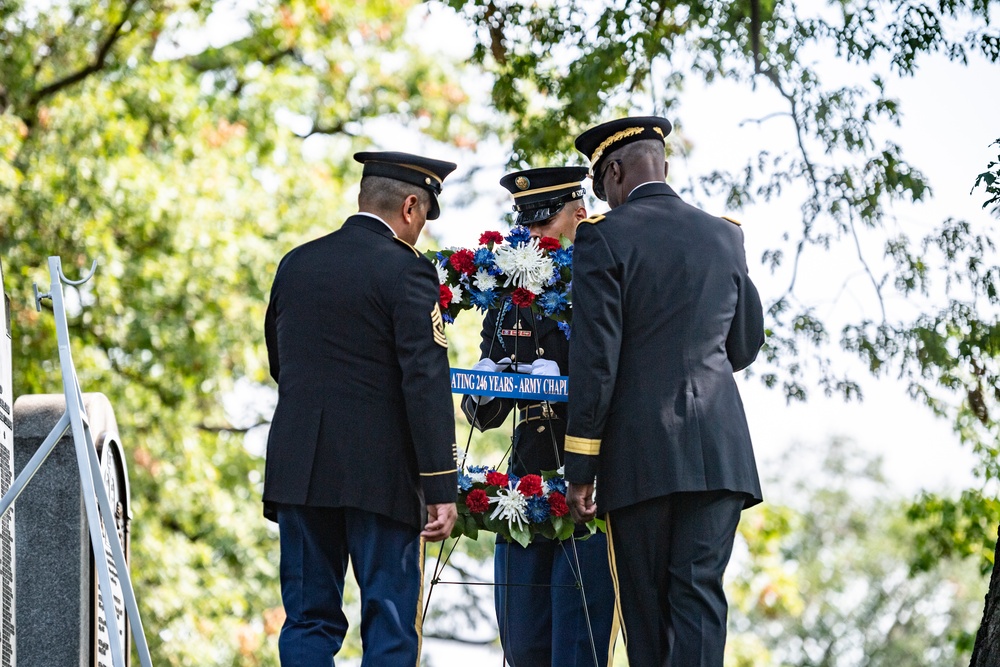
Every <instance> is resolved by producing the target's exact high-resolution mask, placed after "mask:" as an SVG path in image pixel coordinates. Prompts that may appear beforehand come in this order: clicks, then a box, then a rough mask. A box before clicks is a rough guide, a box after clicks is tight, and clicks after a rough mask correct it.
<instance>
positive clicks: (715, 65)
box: [448, 0, 1000, 570]
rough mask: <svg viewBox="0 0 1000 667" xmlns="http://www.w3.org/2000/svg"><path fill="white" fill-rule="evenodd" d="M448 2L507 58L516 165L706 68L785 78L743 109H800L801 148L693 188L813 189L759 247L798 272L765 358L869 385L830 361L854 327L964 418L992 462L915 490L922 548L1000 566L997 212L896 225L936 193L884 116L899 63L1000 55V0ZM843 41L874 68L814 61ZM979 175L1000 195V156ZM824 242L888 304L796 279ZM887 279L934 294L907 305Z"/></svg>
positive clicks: (737, 191) (746, 197)
mask: <svg viewBox="0 0 1000 667" xmlns="http://www.w3.org/2000/svg"><path fill="white" fill-rule="evenodd" d="M448 4H449V5H450V6H451V7H453V8H455V9H456V10H457V11H459V12H461V13H462V15H464V16H465V17H466V18H467V20H468V21H469V22H470V23H471V24H472V25H473V26H474V27H475V28H476V29H477V42H478V43H477V47H476V50H475V53H474V59H475V60H476V62H479V63H482V65H483V66H484V68H486V69H487V70H488V71H490V72H492V74H493V76H494V82H495V83H494V87H493V103H494V105H495V107H496V108H497V110H498V111H499V112H500V113H501V119H502V125H503V127H502V130H501V132H502V135H503V136H505V137H507V138H508V140H509V141H510V142H511V144H512V145H513V150H512V152H511V155H510V161H511V163H512V164H516V165H522V164H525V163H529V162H530V163H531V164H532V165H534V166H537V165H538V164H540V163H543V162H545V161H546V160H549V159H551V160H557V159H558V160H563V159H567V157H568V156H570V155H572V147H571V145H570V140H571V138H572V137H573V136H575V135H576V134H577V133H578V132H579V131H580V130H582V129H584V128H585V127H586V126H588V125H589V124H591V123H593V122H595V121H597V120H601V119H606V118H609V117H613V116H616V115H621V114H624V113H657V114H664V115H667V116H670V115H671V111H672V109H674V108H675V107H676V106H677V103H678V99H679V96H680V95H681V94H682V90H683V83H684V82H685V81H686V80H688V79H691V78H695V77H697V78H700V79H702V80H704V81H706V82H713V81H716V80H720V79H726V80H728V81H736V82H739V83H742V84H743V85H745V86H748V87H751V88H755V89H756V88H758V87H759V88H760V89H764V88H770V89H772V90H773V91H775V92H776V93H777V95H778V97H779V98H780V99H781V100H783V104H784V108H779V109H776V111H775V113H773V114H770V115H768V116H766V117H762V118H749V119H747V121H746V122H747V123H748V124H750V125H751V126H764V125H766V124H774V123H784V127H787V128H788V131H787V135H788V141H786V142H785V144H787V146H788V148H783V147H782V146H779V147H778V148H773V147H772V146H767V147H765V148H763V149H761V150H760V152H759V153H758V154H757V155H755V156H753V157H751V158H750V159H749V160H747V163H746V166H745V168H744V169H742V170H739V171H736V172H728V171H723V170H717V171H714V172H712V173H708V174H705V175H703V176H702V177H701V178H700V179H698V180H697V182H696V183H694V184H693V186H692V187H691V188H688V189H687V190H688V194H690V195H692V196H698V195H699V194H701V193H707V194H710V195H721V196H724V198H725V201H726V202H727V205H728V206H729V207H731V208H734V209H739V208H741V207H743V206H747V205H751V204H754V203H759V202H769V201H774V200H776V199H777V198H779V197H788V196H789V195H792V196H797V195H798V193H799V192H800V189H799V188H800V187H804V195H803V196H802V203H801V219H800V220H799V222H798V224H797V225H795V226H794V228H793V229H789V230H788V232H787V234H786V237H785V243H784V245H782V246H780V247H775V248H771V249H769V250H767V251H766V252H764V253H763V256H762V258H761V262H762V264H763V265H764V267H765V268H766V269H767V270H769V271H771V272H773V273H776V274H777V275H783V276H785V278H786V285H787V288H786V289H785V290H784V292H783V293H782V294H780V295H779V296H778V297H777V298H776V299H774V300H772V301H771V302H770V303H769V304H766V305H767V316H768V329H769V331H768V342H767V344H766V346H765V348H764V355H763V356H764V363H763V364H760V363H759V362H758V367H755V368H757V370H756V373H757V374H758V376H759V378H760V379H761V380H762V381H763V382H764V383H765V384H767V385H768V386H771V387H775V388H777V389H779V390H781V391H783V392H784V393H785V395H786V396H787V398H788V400H806V399H807V398H808V396H809V392H810V388H818V389H820V390H822V391H824V392H825V393H827V394H837V395H841V396H843V397H844V398H845V399H855V398H860V397H861V386H860V384H859V382H858V378H857V377H852V376H851V375H850V374H847V373H843V372H840V371H839V369H838V366H837V365H835V364H833V363H831V356H830V352H831V351H830V347H831V346H830V341H831V339H832V338H834V337H838V334H837V333H836V332H837V331H838V329H839V337H838V338H839V339H838V340H837V341H836V347H839V348H840V349H841V350H844V351H846V352H848V353H850V354H851V355H853V356H855V357H856V358H857V359H859V360H860V361H861V362H862V363H863V364H864V366H865V367H867V370H868V371H869V372H870V373H871V374H872V375H874V376H876V377H883V376H887V375H896V376H898V377H901V378H903V379H904V380H905V381H906V382H907V383H908V390H909V393H910V395H911V396H912V397H914V398H915V399H917V400H919V401H922V402H923V403H924V404H925V405H926V406H927V407H928V408H929V409H930V410H932V411H933V412H935V413H936V414H939V415H942V416H946V417H947V418H949V419H950V420H951V421H952V423H953V424H954V428H955V430H956V432H957V433H958V434H959V436H960V438H961V439H962V440H963V442H965V443H967V444H968V445H969V446H970V447H971V448H972V450H973V451H974V452H975V453H976V454H977V455H978V457H979V460H980V464H979V466H978V467H977V470H976V472H977V474H978V475H979V476H980V477H981V478H982V480H983V485H982V487H981V488H973V489H967V490H966V491H965V492H964V493H963V494H962V497H961V498H960V499H959V500H950V499H946V498H939V497H937V496H935V495H933V494H929V495H925V496H923V497H922V498H920V499H917V501H915V503H914V506H913V508H912V517H913V520H920V521H921V522H922V523H923V525H924V526H925V527H926V532H925V539H924V540H923V541H922V543H921V545H922V549H923V551H922V552H921V553H922V555H923V556H924V557H925V560H926V561H927V562H933V561H935V560H937V559H938V558H940V557H942V556H944V555H946V554H948V553H952V552H958V553H964V554H966V555H969V556H971V557H974V558H976V559H978V561H979V563H980V564H981V567H982V568H983V569H984V570H989V569H990V568H991V567H993V558H994V556H993V555H994V551H995V549H996V545H997V541H996V533H995V531H994V530H993V527H994V526H996V525H997V524H998V523H1000V508H998V506H997V504H996V503H995V502H993V500H992V499H991V493H990V489H991V488H992V487H991V484H995V482H996V480H998V479H1000V467H998V463H997V461H998V452H1000V450H998V448H997V444H996V443H997V442H998V437H997V436H998V435H1000V427H998V422H997V413H998V407H1000V393H998V392H997V390H996V387H997V386H1000V366H998V357H1000V354H998V350H1000V329H998V328H997V324H996V319H997V313H998V286H997V278H998V276H1000V266H998V262H997V257H996V253H995V247H994V243H993V241H992V239H991V236H992V234H991V232H992V230H991V229H981V228H978V227H976V226H973V225H971V224H970V223H969V222H968V221H965V220H958V219H947V220H944V221H942V222H941V223H940V224H939V225H937V226H936V228H934V229H933V230H930V231H928V232H927V233H925V234H924V235H923V237H922V238H910V237H909V236H908V235H907V234H906V233H904V232H898V231H896V230H895V229H894V228H893V226H892V225H891V224H890V223H891V222H892V220H893V216H894V211H895V210H896V209H897V208H898V207H899V206H901V205H903V204H920V203H921V202H923V201H925V200H926V199H927V198H928V197H929V196H930V194H931V189H930V183H928V182H927V179H926V178H925V177H924V176H923V174H922V173H921V172H920V171H919V169H918V168H917V167H915V166H914V165H911V164H910V163H909V162H908V161H907V160H906V158H905V157H904V154H903V149H902V147H901V146H899V145H897V144H894V143H892V142H890V141H885V140H883V139H880V138H879V135H878V134H877V133H876V132H875V131H874V130H875V127H876V126H877V124H878V123H883V124H885V123H887V124H889V125H890V126H891V125H893V124H896V123H898V122H899V118H900V114H901V109H900V105H899V102H898V101H897V100H895V99H893V98H892V96H891V90H890V86H889V85H888V81H889V79H890V78H891V77H908V76H913V75H914V74H915V73H916V72H918V71H919V68H920V65H921V63H922V62H923V61H924V60H925V59H926V58H927V57H928V56H930V55H931V54H937V55H940V56H944V57H946V58H948V59H950V60H952V61H954V62H957V63H966V62H968V61H969V60H970V59H973V58H978V59H982V60H985V61H986V62H989V63H992V64H996V63H997V61H998V59H1000V34H998V33H997V31H996V29H995V28H994V27H993V26H992V25H991V11H992V10H993V9H994V8H995V7H996V4H997V3H995V2H990V1H989V0H987V1H985V2H980V1H978V0H976V1H973V2H965V1H961V0H960V1H954V2H953V1H949V2H941V3H937V4H935V5H933V6H931V5H927V4H924V3H921V2H915V1H910V0H902V1H901V2H896V3H891V4H889V5H886V4H885V3H878V2H874V1H870V0H845V1H843V2H839V3H834V4H832V5H819V4H818V3H817V4H814V5H809V6H804V5H802V3H793V2H781V1H774V2H764V1H762V0H747V1H745V2H736V3H728V2H714V1H712V0H708V1H705V2H685V3H666V2H662V1H661V0H636V1H634V2H614V3H608V4H606V5H602V6H595V5H594V4H592V3H587V2H583V1H582V0H559V1H556V2H551V3H504V2H497V1H496V0H449V3H448ZM830 59H841V60H842V61H843V62H845V63H847V64H848V65H850V66H852V67H854V68H855V71H856V72H857V73H858V76H855V77H854V78H853V80H851V81H850V83H848V84H846V85H840V84H834V85H829V84H827V83H826V82H825V81H824V80H823V77H822V75H821V72H820V69H819V68H818V67H817V66H816V65H815V63H816V62H817V61H822V60H826V61H828V60H830ZM869 72H870V74H868V73H869ZM984 129H985V128H984ZM682 130H683V128H681V133H682ZM988 131H990V132H992V130H988ZM989 138H992V137H983V140H984V143H985V141H986V140H988V139H989ZM684 141H685V139H684V137H683V136H682V137H681V138H680V139H676V140H675V144H674V145H675V150H680V151H684V150H686V149H687V147H686V146H685V143H684ZM994 166H995V165H994ZM979 182H980V183H982V184H984V185H985V186H986V187H987V189H988V192H989V194H991V195H992V198H991V199H990V202H992V203H994V204H995V203H996V196H995V195H996V189H995V188H996V182H997V177H996V173H995V171H994V172H987V173H986V174H983V175H982V176H981V177H980V181H979ZM988 203H989V202H988ZM873 241H874V242H875V243H876V244H877V245H873V243H872V242H873ZM872 247H876V248H878V250H876V251H874V252H873V251H872V250H871V248H872ZM814 250H816V251H822V252H828V253H836V254H837V255H838V256H840V257H842V258H844V261H845V262H846V261H851V262H852V263H853V266H852V270H856V271H859V272H861V273H863V274H864V275H866V276H867V277H868V281H869V283H870V289H871V292H872V295H873V297H874V302H875V304H876V305H875V309H874V312H870V313H869V314H867V315H865V316H864V317H862V318H859V319H854V320H850V321H846V322H828V321H825V320H824V319H823V318H821V317H820V316H819V315H818V314H817V310H816V307H815V304H814V303H811V302H810V301H809V300H808V298H802V297H801V296H800V295H799V291H800V289H801V285H800V284H799V283H798V281H797V278H798V276H799V273H800V269H801V268H802V266H803V262H804V261H805V260H804V258H806V257H807V256H808V255H807V253H808V252H810V251H814ZM848 258H851V259H850V260H848ZM890 296H896V297H900V298H897V299H896V301H897V302H901V303H906V304H911V305H912V304H919V306H917V307H916V308H914V309H913V310H910V311H907V310H902V311H894V310H893V309H891V308H890V298H889V297H890Z"/></svg>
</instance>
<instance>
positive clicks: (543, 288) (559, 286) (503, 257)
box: [425, 226, 573, 338]
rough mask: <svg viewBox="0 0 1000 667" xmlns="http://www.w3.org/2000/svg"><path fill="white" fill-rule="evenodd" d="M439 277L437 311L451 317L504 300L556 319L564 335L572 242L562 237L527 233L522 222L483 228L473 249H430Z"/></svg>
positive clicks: (568, 312)
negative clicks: (502, 228) (503, 230)
mask: <svg viewBox="0 0 1000 667" xmlns="http://www.w3.org/2000/svg"><path fill="white" fill-rule="evenodd" d="M425 254H426V256H427V258H428V259H430V260H431V261H432V262H434V264H435V266H437V270H438V281H439V282H440V295H441V301H440V303H441V312H442V313H443V318H444V321H445V322H449V323H451V322H454V321H455V317H457V316H458V314H459V313H460V312H462V311H463V310H470V309H472V308H476V309H478V310H480V311H483V312H485V311H487V310H489V309H490V308H497V307H500V305H501V304H502V303H503V302H504V301H509V303H511V304H513V305H514V306H517V307H519V308H529V309H531V311H532V312H533V313H535V314H536V315H538V316H540V317H548V318H551V319H553V320H555V321H556V322H557V323H558V325H559V328H560V329H561V330H562V332H563V333H564V334H566V337H567V338H569V332H570V316H571V313H572V308H571V306H572V298H571V296H570V285H571V282H572V263H573V246H572V244H571V243H570V242H569V240H567V239H565V238H561V239H555V238H552V237H550V236H544V237H542V238H537V239H535V238H531V232H530V231H529V230H528V228H527V227H520V226H518V227H513V228H512V229H511V230H510V231H509V232H508V233H507V235H506V236H504V235H503V234H501V233H500V232H496V231H487V232H483V234H482V235H481V236H480V237H479V246H478V247H476V248H450V249H448V250H437V251H434V250H432V251H429V252H427V253H425Z"/></svg>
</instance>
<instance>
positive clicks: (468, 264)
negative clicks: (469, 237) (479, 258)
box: [448, 248, 476, 275]
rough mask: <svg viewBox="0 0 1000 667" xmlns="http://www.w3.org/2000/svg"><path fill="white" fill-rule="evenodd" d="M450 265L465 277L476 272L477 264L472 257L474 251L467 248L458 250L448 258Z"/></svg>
mask: <svg viewBox="0 0 1000 667" xmlns="http://www.w3.org/2000/svg"><path fill="white" fill-rule="evenodd" d="M448 263H449V264H451V266H452V268H454V269H455V270H456V271H458V272H459V273H464V274H465V275H469V274H470V273H475V272H476V262H475V260H474V259H473V257H472V251H471V250H467V249H465V248H462V249H461V250H456V251H455V252H454V254H452V256H451V257H449V258H448Z"/></svg>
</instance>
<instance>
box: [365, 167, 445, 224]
mask: <svg viewBox="0 0 1000 667" xmlns="http://www.w3.org/2000/svg"><path fill="white" fill-rule="evenodd" d="M354 159H355V160H357V161H358V162H360V163H361V164H363V165H365V168H364V171H362V172H361V177H362V178H364V177H365V176H382V177H383V178H391V179H393V180H396V181H403V182H404V183H410V184H412V185H416V186H419V187H421V188H423V189H424V190H427V191H428V192H429V193H431V210H430V212H429V213H428V214H427V219H428V220H434V219H436V218H437V217H438V216H439V215H441V207H440V206H439V205H438V199H437V198H438V195H439V194H441V184H442V183H443V182H444V179H445V177H446V176H447V175H448V174H450V173H451V172H453V171H455V167H457V166H458V165H456V164H455V163H454V162H445V161H443V160H434V159H431V158H429V157H422V156H420V155H412V154H410V153H399V152H395V151H380V152H372V151H369V152H364V153H355V154H354Z"/></svg>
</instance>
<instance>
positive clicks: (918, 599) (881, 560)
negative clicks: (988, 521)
mask: <svg viewBox="0 0 1000 667" xmlns="http://www.w3.org/2000/svg"><path fill="white" fill-rule="evenodd" d="M804 460H809V461H817V464H816V465H815V466H810V468H809V469H807V470H803V469H802V467H801V462H802V461H804ZM813 468H815V469H813ZM774 469H775V470H782V471H786V470H789V469H791V470H797V471H798V472H797V474H796V475H795V477H794V478H791V479H789V478H788V476H787V475H782V476H778V475H774V478H772V479H771V480H769V483H768V487H769V488H770V489H772V491H771V493H772V497H780V498H783V499H785V503H784V504H774V503H766V504H764V505H761V506H760V507H759V508H754V509H752V510H749V511H748V516H747V517H746V520H745V521H744V522H743V523H742V524H741V526H742V527H741V533H742V535H743V537H744V538H745V539H744V545H745V547H746V552H744V553H738V555H737V556H736V557H735V558H734V564H733V567H731V568H730V572H729V573H728V574H727V582H728V585H729V589H730V599H731V600H732V601H733V604H732V608H731V613H730V628H731V630H730V637H731V638H730V646H729V650H728V662H727V664H732V665H742V664H746V665H779V664H780V665H787V666H789V667H792V666H796V665H802V666H803V667H804V666H806V665H831V666H833V665H836V666H838V667H847V666H849V665H850V666H862V665H864V666H866V667H877V666H879V665H884V666H889V665H935V666H941V667H943V666H945V665H954V666H955V667H960V666H962V665H966V664H968V658H969V652H970V650H971V648H972V636H973V633H974V629H975V627H976V623H977V621H978V614H979V608H980V607H979V604H980V602H979V594H980V590H981V588H982V586H983V584H984V577H983V575H982V574H981V573H980V571H979V568H978V564H977V563H976V562H973V561H969V560H967V559H962V558H961V557H960V556H958V555H953V556H951V557H947V558H942V559H940V560H939V561H937V562H935V563H934V565H933V566H932V567H931V568H930V569H928V570H927V571H921V572H916V573H915V572H913V571H912V557H913V554H914V553H915V552H916V542H917V541H918V539H919V533H920V527H919V526H918V525H914V524H913V523H912V522H910V521H909V520H908V518H907V506H908V504H909V502H908V501H907V500H906V499H904V498H901V497H894V496H895V494H894V493H893V492H892V489H891V488H890V487H889V486H888V484H887V483H886V480H885V478H884V476H883V469H882V462H881V460H879V459H877V458H875V457H873V456H872V455H870V454H866V453H864V452H862V451H861V450H859V449H858V448H857V447H856V446H854V445H851V444H850V443H846V442H843V441H839V440H834V441H833V442H831V443H830V444H829V445H828V446H824V447H823V448H822V450H821V451H817V450H808V449H806V448H805V447H802V446H798V447H793V448H791V449H789V450H788V451H787V452H786V453H785V454H784V456H783V457H782V459H781V465H779V466H775V467H774Z"/></svg>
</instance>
